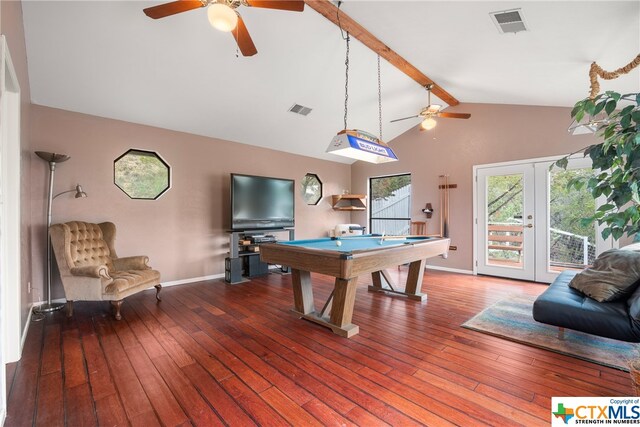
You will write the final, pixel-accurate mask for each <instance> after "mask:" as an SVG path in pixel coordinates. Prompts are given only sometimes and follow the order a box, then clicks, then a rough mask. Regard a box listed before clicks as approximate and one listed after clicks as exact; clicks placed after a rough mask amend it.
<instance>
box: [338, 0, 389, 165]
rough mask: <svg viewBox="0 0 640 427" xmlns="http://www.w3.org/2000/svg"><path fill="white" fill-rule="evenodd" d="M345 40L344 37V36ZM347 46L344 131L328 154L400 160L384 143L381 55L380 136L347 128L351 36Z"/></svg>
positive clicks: (378, 161) (374, 160)
mask: <svg viewBox="0 0 640 427" xmlns="http://www.w3.org/2000/svg"><path fill="white" fill-rule="evenodd" d="M340 3H341V2H339V3H338V23H339V22H340V19H339V18H340ZM340 33H342V27H340ZM343 38H344V36H343ZM344 40H345V42H346V44H347V54H346V59H345V61H344V65H345V84H344V129H343V130H341V131H340V132H338V134H337V135H336V136H334V137H333V139H332V140H331V143H330V144H329V147H328V148H327V153H332V154H337V155H339V156H343V157H348V158H351V159H355V160H362V161H365V162H369V163H387V162H395V161H397V160H398V158H397V157H396V155H395V153H394V152H393V150H392V149H391V147H389V146H388V145H387V144H385V143H384V142H382V89H381V84H380V55H378V118H379V123H380V135H379V136H378V137H376V136H374V135H372V134H370V133H368V132H364V131H361V130H357V129H348V128H347V113H348V108H347V107H348V100H349V41H350V36H349V33H348V32H347V37H346V38H344Z"/></svg>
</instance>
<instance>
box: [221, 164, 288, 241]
mask: <svg viewBox="0 0 640 427" xmlns="http://www.w3.org/2000/svg"><path fill="white" fill-rule="evenodd" d="M294 187H295V186H294V181H293V180H292V179H282V178H268V177H266V176H254V175H241V174H236V173H232V174H231V229H232V230H259V229H266V228H284V227H293V226H294V225H295V221H294Z"/></svg>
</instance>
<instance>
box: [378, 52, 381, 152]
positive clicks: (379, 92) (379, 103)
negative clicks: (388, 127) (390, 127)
mask: <svg viewBox="0 0 640 427" xmlns="http://www.w3.org/2000/svg"><path fill="white" fill-rule="evenodd" d="M380 80H381V79H380V55H378V119H379V122H380V123H379V124H380V135H379V136H378V138H379V139H380V141H382V84H381V82H380Z"/></svg>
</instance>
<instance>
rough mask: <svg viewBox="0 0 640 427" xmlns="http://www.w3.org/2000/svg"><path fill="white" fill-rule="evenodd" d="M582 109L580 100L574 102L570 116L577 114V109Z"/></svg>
mask: <svg viewBox="0 0 640 427" xmlns="http://www.w3.org/2000/svg"><path fill="white" fill-rule="evenodd" d="M580 110H582V101H578V102H576V105H575V106H574V107H573V109H572V110H571V117H572V118H573V117H575V116H576V114H578V111H580Z"/></svg>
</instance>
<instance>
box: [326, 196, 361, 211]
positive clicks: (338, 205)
mask: <svg viewBox="0 0 640 427" xmlns="http://www.w3.org/2000/svg"><path fill="white" fill-rule="evenodd" d="M331 206H332V207H333V209H335V210H337V211H363V210H365V209H367V196H366V194H334V195H333V196H331Z"/></svg>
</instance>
